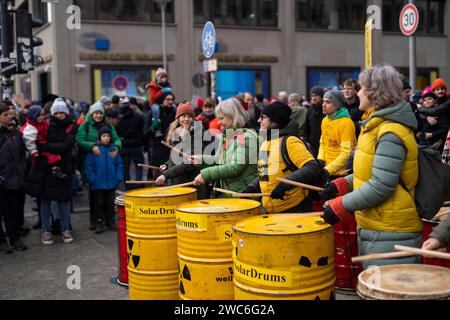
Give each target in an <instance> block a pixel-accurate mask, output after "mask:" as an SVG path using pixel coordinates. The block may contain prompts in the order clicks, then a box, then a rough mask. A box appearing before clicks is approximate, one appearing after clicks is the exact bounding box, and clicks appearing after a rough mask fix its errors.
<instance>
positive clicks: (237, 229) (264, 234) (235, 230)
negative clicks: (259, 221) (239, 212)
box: [231, 214, 333, 237]
mask: <svg viewBox="0 0 450 320" xmlns="http://www.w3.org/2000/svg"><path fill="white" fill-rule="evenodd" d="M272 215H276V214H269V215H267V214H263V215H260V216H261V217H264V216H267V217H269V216H272ZM255 217H257V216H254V217H251V218H248V219H253V218H255ZM305 218H312V217H305ZM243 221H244V220H240V221H237V222H235V223H234V224H233V225H232V226H231V228H232V230H233V231H234V232H237V233H243V234H249V235H262V236H272V237H273V236H281V237H284V236H300V235H311V234H315V233H321V232H327V231H329V230H330V229H333V226H332V225H328V226H327V227H325V228H324V229H321V230H316V231H309V232H298V233H292V232H289V233H283V234H268V233H265V232H263V231H244V230H241V229H240V228H239V227H238V224H239V223H242V222H243ZM324 225H327V223H324Z"/></svg>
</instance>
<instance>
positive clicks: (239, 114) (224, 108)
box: [216, 98, 250, 129]
mask: <svg viewBox="0 0 450 320" xmlns="http://www.w3.org/2000/svg"><path fill="white" fill-rule="evenodd" d="M216 113H217V114H220V115H222V116H224V117H227V118H230V119H231V120H233V123H232V126H233V128H236V129H238V128H244V127H245V124H246V123H247V122H249V120H250V118H249V115H248V113H247V112H246V111H245V110H244V108H243V107H242V105H241V103H240V102H239V100H237V99H236V98H231V99H227V100H225V101H223V102H222V103H220V104H219V106H218V107H217V109H216Z"/></svg>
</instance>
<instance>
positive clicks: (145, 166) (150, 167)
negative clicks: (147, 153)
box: [138, 163, 161, 171]
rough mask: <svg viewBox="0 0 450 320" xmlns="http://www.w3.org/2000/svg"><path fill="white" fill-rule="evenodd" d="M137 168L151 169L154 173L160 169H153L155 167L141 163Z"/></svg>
mask: <svg viewBox="0 0 450 320" xmlns="http://www.w3.org/2000/svg"><path fill="white" fill-rule="evenodd" d="M138 167H141V168H146V169H151V170H156V171H161V168H158V167H155V166H150V165H148V164H143V163H140V164H138Z"/></svg>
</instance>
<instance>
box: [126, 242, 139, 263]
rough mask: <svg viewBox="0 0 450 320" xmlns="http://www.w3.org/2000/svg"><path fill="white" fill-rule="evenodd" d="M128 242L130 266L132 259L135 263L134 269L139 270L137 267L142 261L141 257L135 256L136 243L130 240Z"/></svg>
mask: <svg viewBox="0 0 450 320" xmlns="http://www.w3.org/2000/svg"><path fill="white" fill-rule="evenodd" d="M127 242H128V264H130V258H131V261H133V265H134V268H136V269H137V267H138V266H139V262H140V261H141V257H140V256H135V255H133V246H134V241H133V240H131V239H128V241H127Z"/></svg>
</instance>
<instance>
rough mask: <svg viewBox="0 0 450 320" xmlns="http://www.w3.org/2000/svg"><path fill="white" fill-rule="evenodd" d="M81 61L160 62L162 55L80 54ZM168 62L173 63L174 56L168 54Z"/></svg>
mask: <svg viewBox="0 0 450 320" xmlns="http://www.w3.org/2000/svg"><path fill="white" fill-rule="evenodd" d="M80 60H81V61H162V60H163V56H162V54H148V53H120V52H81V53H80ZM167 60H168V61H174V60H175V55H173V54H169V55H168V56H167Z"/></svg>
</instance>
